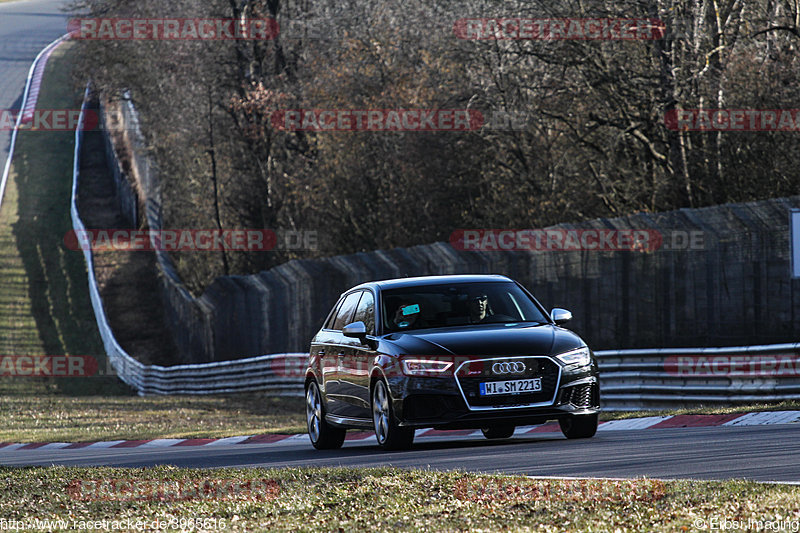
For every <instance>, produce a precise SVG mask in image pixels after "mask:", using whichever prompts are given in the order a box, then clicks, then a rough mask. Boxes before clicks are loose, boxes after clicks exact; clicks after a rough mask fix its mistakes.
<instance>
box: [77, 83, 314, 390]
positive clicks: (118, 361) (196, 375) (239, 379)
mask: <svg viewBox="0 0 800 533" xmlns="http://www.w3.org/2000/svg"><path fill="white" fill-rule="evenodd" d="M88 102H89V89H88V88H87V90H86V93H85V95H84V102H83V106H82V108H81V115H80V118H79V120H78V127H77V129H76V131H75V153H74V159H73V169H72V198H71V202H70V216H71V217H72V228H73V229H74V230H75V231H76V233H78V234H80V233H81V232H83V231H85V230H86V226H85V225H84V223H83V221H82V220H81V217H80V213H79V212H78V187H79V185H80V162H81V149H82V143H83V124H84V118H85V112H86V109H87V106H88ZM83 254H84V258H85V259H86V268H87V271H88V278H89V296H90V299H91V302H92V308H93V310H94V315H95V320H96V322H97V327H98V330H99V332H100V337H101V338H102V340H103V347H104V349H105V352H106V355H107V357H108V359H109V362H110V363H111V365H112V366H113V368H114V370H115V371H116V373H117V375H118V376H119V378H120V379H121V380H122V381H124V382H125V383H127V384H128V385H130V386H131V387H133V388H134V389H135V390H136V391H137V392H138V393H139V394H141V395H145V394H222V393H231V392H246V391H256V390H268V391H270V392H271V393H272V394H274V395H276V396H296V395H302V380H298V378H297V372H298V371H297V370H292V371H291V372H287V369H293V368H295V367H296V366H297V365H298V364H299V363H300V362H302V361H303V360H304V359H303V358H302V357H301V356H299V355H298V354H274V355H268V356H263V357H255V358H250V359H241V360H237V361H230V362H225V363H211V364H206V365H183V366H173V367H162V366H153V365H144V364H142V363H140V362H139V361H137V360H135V359H134V358H133V357H131V356H130V355H129V354H128V353H126V352H125V350H124V349H123V348H122V347H121V346H120V345H119V343H118V342H117V340H116V338H114V333H113V331H112V329H111V327H110V325H109V323H108V318H107V317H106V313H105V309H104V307H103V301H102V299H101V297H100V290H99V289H98V286H97V280H96V278H95V272H94V257H93V254H92V250H91V248H90V247H85V248H84V249H83ZM293 365H294V366H293ZM301 373H302V372H301ZM290 374H291V375H290Z"/></svg>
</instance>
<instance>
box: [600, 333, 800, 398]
mask: <svg viewBox="0 0 800 533" xmlns="http://www.w3.org/2000/svg"><path fill="white" fill-rule="evenodd" d="M595 355H596V356H597V358H598V361H599V365H600V390H601V398H602V400H603V404H604V407H605V408H606V409H608V410H616V411H619V410H637V409H667V408H674V407H681V406H690V405H700V404H703V405H730V404H741V403H757V402H776V401H783V400H800V343H790V344H771V345H764V346H736V347H725V348H664V349H642V350H608V351H600V352H595Z"/></svg>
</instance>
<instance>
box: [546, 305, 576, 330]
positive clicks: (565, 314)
mask: <svg viewBox="0 0 800 533" xmlns="http://www.w3.org/2000/svg"><path fill="white" fill-rule="evenodd" d="M550 317H551V318H552V319H553V322H555V323H556V324H558V325H559V326H560V325H561V324H563V323H565V322H569V321H570V320H572V313H571V312H569V311H567V310H566V309H561V308H560V307H554V308H553V310H552V311H550Z"/></svg>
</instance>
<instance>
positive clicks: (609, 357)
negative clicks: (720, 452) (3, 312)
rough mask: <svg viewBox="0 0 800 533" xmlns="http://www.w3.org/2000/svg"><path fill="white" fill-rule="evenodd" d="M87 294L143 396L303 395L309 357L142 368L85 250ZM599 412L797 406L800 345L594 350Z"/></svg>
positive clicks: (120, 364) (117, 360)
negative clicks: (117, 328) (110, 314)
mask: <svg viewBox="0 0 800 533" xmlns="http://www.w3.org/2000/svg"><path fill="white" fill-rule="evenodd" d="M88 96H89V89H88V88H87V90H86V95H85V97H84V104H83V108H82V113H81V116H80V119H79V126H78V129H77V131H76V133H75V159H74V167H73V184H72V204H71V208H70V211H71V215H72V223H73V229H75V230H76V231H83V230H85V226H84V224H83V221H82V220H81V218H80V215H79V213H78V208H77V194H78V185H79V180H80V150H81V143H82V140H83V121H84V113H83V112H84V111H85V110H86V107H87V105H88V101H89V98H88ZM84 256H85V258H86V265H87V270H88V276H89V291H90V296H91V301H92V307H93V308H94V313H95V318H96V320H97V326H98V329H99V330H100V336H101V337H102V339H103V345H104V347H105V351H106V354H107V356H108V359H109V362H110V363H111V365H112V366H113V368H114V370H115V371H116V373H117V375H118V376H119V377H120V379H122V381H124V382H125V383H127V384H128V385H130V386H131V387H133V388H135V389H136V390H137V391H138V392H139V394H140V395H147V394H222V393H231V392H244V391H270V392H272V393H274V394H275V395H283V396H302V394H303V371H304V364H305V361H306V357H307V354H302V353H284V354H272V355H263V356H259V357H251V358H248V359H239V360H233V361H221V362H214V363H202V364H189V365H179V366H172V367H162V366H152V365H144V364H142V363H140V362H139V361H137V360H135V359H134V358H132V357H131V356H130V355H128V354H127V353H126V352H125V350H124V349H123V348H122V347H121V346H120V345H119V343H118V342H117V340H116V339H115V338H114V334H113V332H112V330H111V327H110V326H109V323H108V319H107V317H106V314H105V310H104V308H103V302H102V299H101V297H100V291H99V289H98V287H97V282H96V280H95V275H94V262H93V257H92V251H91V249H86V250H84ZM595 355H596V356H597V358H598V360H599V364H600V388H601V397H602V401H603V405H604V408H605V409H608V410H626V409H663V408H674V407H679V406H688V405H697V404H735V403H750V402H769V401H781V400H800V343H792V344H773V345H765V346H739V347H728V348H667V349H641V350H607V351H598V352H595Z"/></svg>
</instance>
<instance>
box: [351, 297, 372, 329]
mask: <svg viewBox="0 0 800 533" xmlns="http://www.w3.org/2000/svg"><path fill="white" fill-rule="evenodd" d="M359 320H360V321H361V322H363V323H364V325H365V326H367V334H368V335H374V334H375V298H374V297H373V296H372V292H370V291H364V296H362V297H361V301H360V302H358V309H356V315H355V316H354V317H353V322H358V321H359Z"/></svg>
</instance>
